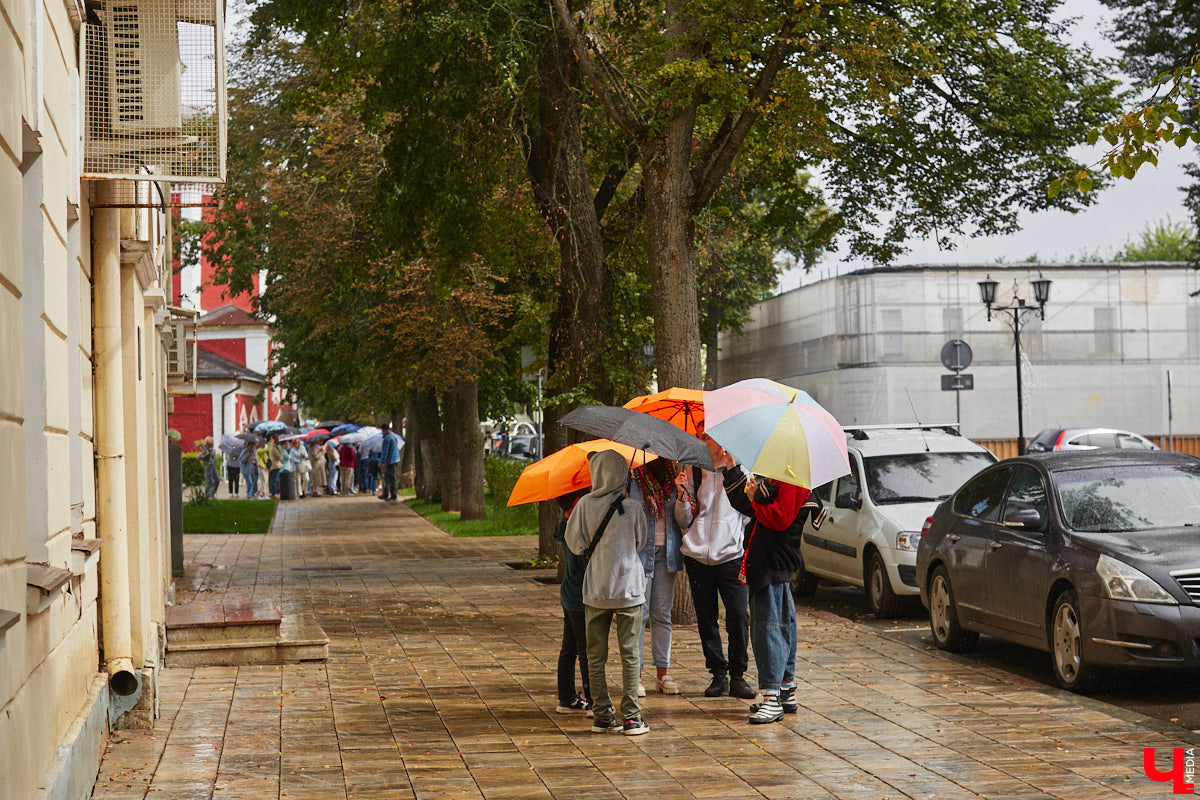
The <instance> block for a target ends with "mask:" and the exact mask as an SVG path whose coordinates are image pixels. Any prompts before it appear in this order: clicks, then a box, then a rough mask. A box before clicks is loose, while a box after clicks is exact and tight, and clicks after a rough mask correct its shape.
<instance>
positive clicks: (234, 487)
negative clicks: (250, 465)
mask: <svg viewBox="0 0 1200 800" xmlns="http://www.w3.org/2000/svg"><path fill="white" fill-rule="evenodd" d="M241 474H242V470H241V468H240V467H226V468H225V477H226V478H228V479H229V493H230V494H231V495H233V496H234V497H237V495H238V483H239V481H238V478H239V477H240V476H241Z"/></svg>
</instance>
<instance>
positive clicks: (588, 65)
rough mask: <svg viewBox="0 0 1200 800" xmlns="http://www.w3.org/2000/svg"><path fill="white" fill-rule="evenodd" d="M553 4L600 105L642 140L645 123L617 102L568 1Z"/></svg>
mask: <svg viewBox="0 0 1200 800" xmlns="http://www.w3.org/2000/svg"><path fill="white" fill-rule="evenodd" d="M551 2H552V3H553V4H554V10H555V11H556V12H557V16H558V20H559V22H560V23H561V24H562V26H563V30H564V31H566V34H567V39H568V41H570V42H571V49H572V50H574V51H575V58H576V59H578V60H579V68H580V69H581V70H583V74H584V75H585V76H587V79H588V83H590V84H591V85H592V90H593V91H595V92H596V94H597V95H598V96H599V98H600V103H601V104H602V105H603V106H604V109H605V110H606V111H608V115H609V116H610V117H612V120H613V122H615V123H616V124H617V126H618V127H619V128H621V130H623V131H625V132H626V133H628V134H629V135H630V136H632V137H633V138H634V139H637V140H641V138H642V137H643V135H644V134H645V131H646V124H645V122H643V121H642V120H640V119H635V118H633V117H632V116H630V115H629V114H627V113H625V111H624V110H623V109H622V108H621V105H620V104H619V103H618V102H617V97H616V95H615V94H614V93H613V91H612V88H611V87H610V86H609V85H608V83H607V82H606V81H605V80H604V76H602V75H601V74H600V70H599V69H598V68H597V66H596V62H595V61H593V60H592V56H591V54H590V53H588V50H587V43H586V42H584V41H583V37H582V36H581V35H580V34H579V29H578V28H576V27H575V22H574V20H572V19H571V12H570V11H568V10H567V3H566V0H551Z"/></svg>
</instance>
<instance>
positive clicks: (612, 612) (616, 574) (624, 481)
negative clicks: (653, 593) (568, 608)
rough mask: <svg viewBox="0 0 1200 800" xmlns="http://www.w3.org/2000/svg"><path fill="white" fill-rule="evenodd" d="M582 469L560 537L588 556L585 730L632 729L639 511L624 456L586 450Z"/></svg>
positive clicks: (640, 579)
mask: <svg viewBox="0 0 1200 800" xmlns="http://www.w3.org/2000/svg"><path fill="white" fill-rule="evenodd" d="M588 468H589V470H590V471H591V474H592V490H591V491H590V492H588V493H587V494H585V495H584V496H583V497H581V498H580V499H579V502H578V503H577V504H576V505H575V510H574V511H573V512H571V516H570V517H569V518H568V520H567V530H566V535H565V537H564V538H565V541H566V544H567V547H569V548H570V550H571V552H572V553H574V554H575V555H579V556H582V555H589V556H590V558H589V560H588V566H587V570H586V571H585V572H584V573H583V613H584V624H585V626H586V628H587V661H588V677H589V680H588V683H589V684H590V686H591V690H592V713H593V714H594V718H593V720H592V732H593V733H609V732H611V733H621V732H624V733H625V735H626V736H637V735H639V734H642V733H646V732H647V731H648V730H650V728H649V726H648V725H646V722H645V721H644V720H643V719H642V710H641V707H640V706H639V705H638V694H637V687H638V672H639V671H640V669H641V657H640V654H639V653H638V649H637V644H638V631H639V630H641V627H642V604H643V603H644V602H645V600H646V571H645V569H644V568H643V567H642V560H641V558H640V557H639V556H638V552H639V551H640V550H641V549H642V547H643V546H644V545H645V544H646V514H645V513H644V512H643V511H642V509H641V507H640V504H637V503H634V502H633V501H631V500H629V498H628V496H627V495H628V492H627V487H628V485H629V464H628V462H626V461H625V458H624V456H622V455H621V454H620V453H618V452H617V451H615V450H602V451H600V452H597V453H591V454H590V455H589V456H588ZM597 533H599V536H597ZM614 622H615V623H616V626H617V646H618V647H619V648H620V651H621V685H622V692H621V718H620V719H617V718H616V716H615V714H614V709H613V704H612V698H611V697H610V696H609V693H608V683H607V681H606V679H605V675H604V666H605V662H606V661H607V660H608V635H609V631H610V630H611V629H612V625H613V623H614Z"/></svg>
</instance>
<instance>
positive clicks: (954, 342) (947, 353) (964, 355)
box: [942, 339, 972, 372]
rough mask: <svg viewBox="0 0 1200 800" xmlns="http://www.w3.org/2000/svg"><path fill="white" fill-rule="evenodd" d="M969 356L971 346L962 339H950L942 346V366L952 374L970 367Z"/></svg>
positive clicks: (970, 354)
mask: <svg viewBox="0 0 1200 800" xmlns="http://www.w3.org/2000/svg"><path fill="white" fill-rule="evenodd" d="M971 356H972V353H971V345H969V344H967V343H966V342H964V341H963V340H962V339H951V340H950V341H948V342H946V343H945V344H944V345H942V366H943V367H945V368H946V369H948V370H951V371H953V372H962V371H963V370H964V369H966V368H967V367H969V366H971Z"/></svg>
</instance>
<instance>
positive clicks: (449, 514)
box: [404, 492, 538, 536]
mask: <svg viewBox="0 0 1200 800" xmlns="http://www.w3.org/2000/svg"><path fill="white" fill-rule="evenodd" d="M404 502H405V503H406V504H407V505H408V507H409V508H411V509H412V510H413V511H416V512H417V513H418V514H420V515H421V516H422V517H425V519H427V520H429V521H430V522H432V523H433V524H434V525H437V526H438V527H439V528H441V529H442V530H444V531H446V532H447V533H449V534H450V535H451V536H536V535H537V532H538V528H537V513H536V511H535V512H534V513H532V514H531V513H529V512H530V509H529V508H521V507H519V506H518V507H516V508H507V507H505V506H504V505H502V504H499V503H497V502H495V500H494V498H493V496H492V493H491V492H488V493H487V494H485V495H484V503H485V505H486V506H487V519H472V520H462V519H459V514H458V512H457V511H442V506H441V504H440V503H428V502H426V501H424V500H422V499H420V498H419V497H408V498H404Z"/></svg>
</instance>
